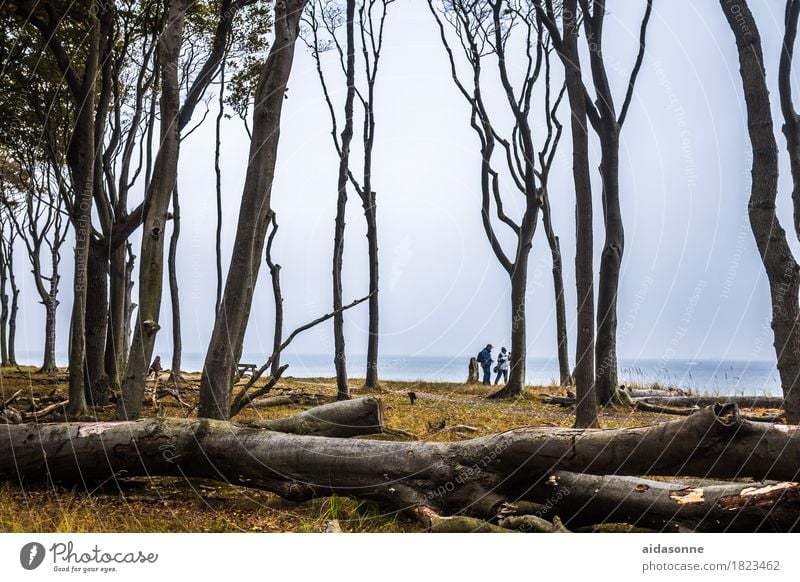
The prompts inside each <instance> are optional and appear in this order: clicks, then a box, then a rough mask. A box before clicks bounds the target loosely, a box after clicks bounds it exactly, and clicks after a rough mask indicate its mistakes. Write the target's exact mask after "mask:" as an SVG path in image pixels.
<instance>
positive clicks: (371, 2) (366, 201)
mask: <svg viewBox="0 0 800 582" xmlns="http://www.w3.org/2000/svg"><path fill="white" fill-rule="evenodd" d="M393 2H394V0H358V1H356V0H347V1H346V2H344V3H342V2H338V1H336V0H314V1H313V2H311V3H310V4H309V5H308V7H307V9H306V14H305V16H304V18H303V22H304V24H305V30H304V33H303V35H302V38H303V40H304V41H305V43H306V46H308V48H309V50H310V51H311V54H312V56H313V57H314V60H315V62H316V67H317V73H318V76H319V80H320V85H321V87H322V93H323V97H324V99H325V103H326V105H327V108H328V112H329V114H330V117H331V136H332V138H333V145H334V148H335V150H336V153H337V155H338V156H339V173H338V181H337V192H338V196H337V213H336V224H335V232H334V269H333V299H334V301H333V307H334V310H341V307H342V285H341V279H342V258H343V253H344V210H345V206H346V202H347V186H348V182H349V183H350V185H351V186H352V187H353V189H354V190H355V191H356V193H357V195H358V197H359V199H360V200H361V206H362V208H363V211H364V218H365V220H366V225H367V249H368V250H367V253H368V265H369V304H368V305H369V306H368V309H369V313H368V339H367V369H366V374H365V378H366V379H365V387H366V388H368V389H375V388H377V387H378V343H379V339H380V323H379V321H380V316H379V291H378V282H379V267H378V263H379V261H378V223H377V195H376V193H375V191H374V189H373V188H374V186H373V183H374V182H373V176H372V161H373V152H374V146H375V127H376V123H375V85H376V79H377V75H378V66H379V64H380V58H381V51H382V49H383V35H384V29H385V24H386V16H387V13H388V8H389V5H390V4H392V3H393ZM343 4H344V6H343ZM356 25H357V26H356ZM343 27H344V28H345V38H344V40H342V39H341V38H340V36H341V34H340V31H341V29H342V28H343ZM356 28H357V29H358V33H357V34H356V31H355V30H356ZM326 52H335V53H336V56H337V57H338V67H334V69H340V70H341V71H342V73H343V81H344V83H345V87H346V95H345V102H344V106H343V112H342V113H341V114H340V113H338V112H337V108H336V106H335V105H334V101H333V99H332V97H331V91H330V88H331V87H332V86H333V85H332V81H331V74H330V72H327V73H326V71H325V66H324V64H323V54H324V53H326ZM359 71H360V72H359ZM354 101H358V103H359V104H360V105H361V114H362V117H361V124H362V129H361V143H360V144H358V145H359V146H360V147H361V148H362V149H363V160H362V162H361V171H360V172H359V170H358V164H357V163H355V162H354V161H353V159H352V157H351V155H350V152H351V145H352V140H353V138H354V128H353V126H354V124H355V121H354V108H353V102H354ZM339 127H342V132H341V135H339V133H338V131H339V129H338V128H339ZM359 174H360V177H357V176H359ZM344 346H345V337H344V318H343V315H341V312H340V313H339V314H337V315H336V316H334V348H335V352H336V353H335V365H336V378H337V386H338V389H339V393H340V395H341V396H342V397H343V398H345V397H347V394H349V389H348V388H347V367H346V356H345V350H344Z"/></svg>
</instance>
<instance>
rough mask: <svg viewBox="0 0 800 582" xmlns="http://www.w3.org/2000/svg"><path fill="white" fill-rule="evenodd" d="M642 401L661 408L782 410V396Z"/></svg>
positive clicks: (655, 398)
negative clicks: (728, 406) (720, 406)
mask: <svg viewBox="0 0 800 582" xmlns="http://www.w3.org/2000/svg"><path fill="white" fill-rule="evenodd" d="M643 400H644V401H645V402H649V403H651V404H661V405H663V406H713V405H714V404H717V403H722V404H736V405H737V406H739V407H741V408H783V397H782V396H725V395H719V396H707V395H697V396H659V397H647V398H644V399H643Z"/></svg>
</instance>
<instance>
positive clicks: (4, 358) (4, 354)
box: [0, 245, 10, 368]
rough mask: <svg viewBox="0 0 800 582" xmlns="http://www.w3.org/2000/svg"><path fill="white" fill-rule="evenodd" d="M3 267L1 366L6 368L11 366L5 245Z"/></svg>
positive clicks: (0, 287) (0, 274) (0, 272)
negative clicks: (9, 359) (9, 358)
mask: <svg viewBox="0 0 800 582" xmlns="http://www.w3.org/2000/svg"><path fill="white" fill-rule="evenodd" d="M4 246H5V248H4V249H3V254H4V256H3V257H0V260H2V265H0V366H2V367H4V368H6V367H8V366H9V365H10V363H9V361H8V293H6V287H7V285H8V257H7V256H5V255H6V254H8V250H7V249H8V247H7V246H6V245H4Z"/></svg>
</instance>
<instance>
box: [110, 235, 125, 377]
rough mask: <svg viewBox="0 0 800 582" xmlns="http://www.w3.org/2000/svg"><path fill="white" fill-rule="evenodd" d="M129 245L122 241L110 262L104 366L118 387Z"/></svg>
mask: <svg viewBox="0 0 800 582" xmlns="http://www.w3.org/2000/svg"><path fill="white" fill-rule="evenodd" d="M126 255H127V249H126V246H125V245H120V246H119V247H117V248H116V249H114V250H113V251H112V252H111V261H110V263H109V293H108V296H109V303H108V334H107V335H106V354H105V369H106V377H107V378H108V383H109V386H110V388H111V389H112V390H119V388H120V385H121V382H122V373H123V370H124V369H125V354H127V350H126V349H125V346H126V341H125V328H126V316H127V312H126V309H125V303H126V294H127V291H128V272H127V265H126Z"/></svg>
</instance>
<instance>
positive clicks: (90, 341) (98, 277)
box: [84, 241, 109, 406]
mask: <svg viewBox="0 0 800 582" xmlns="http://www.w3.org/2000/svg"><path fill="white" fill-rule="evenodd" d="M87 283H88V286H87V289H86V301H87V305H90V306H91V308H90V309H87V311H86V360H85V361H86V364H85V365H86V375H85V377H84V385H85V390H86V400H87V402H89V403H91V404H92V405H93V406H104V405H106V404H108V399H109V391H108V376H106V370H105V354H106V334H107V327H108V254H107V248H106V246H105V245H104V244H103V243H101V242H97V241H92V243H91V246H90V250H89V261H88V279H87Z"/></svg>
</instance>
